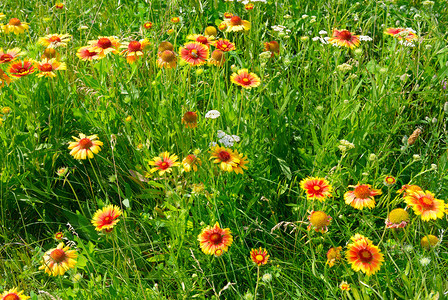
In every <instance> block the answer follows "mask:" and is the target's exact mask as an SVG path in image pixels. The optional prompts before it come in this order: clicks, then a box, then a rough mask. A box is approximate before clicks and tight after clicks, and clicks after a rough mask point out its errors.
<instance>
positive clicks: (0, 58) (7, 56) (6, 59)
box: [0, 53, 13, 62]
mask: <svg viewBox="0 0 448 300" xmlns="http://www.w3.org/2000/svg"><path fill="white" fill-rule="evenodd" d="M12 59H13V57H12V55H10V54H7V53H5V54H3V55H2V56H0V61H1V62H9V61H11V60H12Z"/></svg>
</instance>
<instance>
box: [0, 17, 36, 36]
mask: <svg viewBox="0 0 448 300" xmlns="http://www.w3.org/2000/svg"><path fill="white" fill-rule="evenodd" d="M1 27H2V30H3V32H4V33H6V34H8V33H11V32H12V33H14V34H21V33H24V32H25V30H28V28H29V26H28V23H22V22H21V21H20V20H19V19H17V18H12V19H10V20H9V22H8V24H6V25H1Z"/></svg>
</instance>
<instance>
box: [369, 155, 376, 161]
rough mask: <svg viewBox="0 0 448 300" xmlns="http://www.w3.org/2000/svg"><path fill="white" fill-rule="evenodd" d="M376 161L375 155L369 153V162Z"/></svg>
mask: <svg viewBox="0 0 448 300" xmlns="http://www.w3.org/2000/svg"><path fill="white" fill-rule="evenodd" d="M376 159H377V156H376V154H375V153H370V155H369V160H370V161H374V160H376Z"/></svg>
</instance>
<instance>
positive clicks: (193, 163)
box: [182, 154, 202, 172]
mask: <svg viewBox="0 0 448 300" xmlns="http://www.w3.org/2000/svg"><path fill="white" fill-rule="evenodd" d="M201 165H202V161H201V160H200V158H199V157H197V156H196V155H194V154H189V155H187V156H186V157H185V158H184V159H183V160H182V166H183V167H184V170H185V172H190V171H191V170H192V169H193V171H195V172H197V171H198V166H201Z"/></svg>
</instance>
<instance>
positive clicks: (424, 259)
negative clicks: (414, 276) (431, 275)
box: [420, 257, 431, 267]
mask: <svg viewBox="0 0 448 300" xmlns="http://www.w3.org/2000/svg"><path fill="white" fill-rule="evenodd" d="M430 262H431V258H429V257H422V258H420V264H421V265H422V266H423V267H426V266H427V265H429V263H430Z"/></svg>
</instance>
